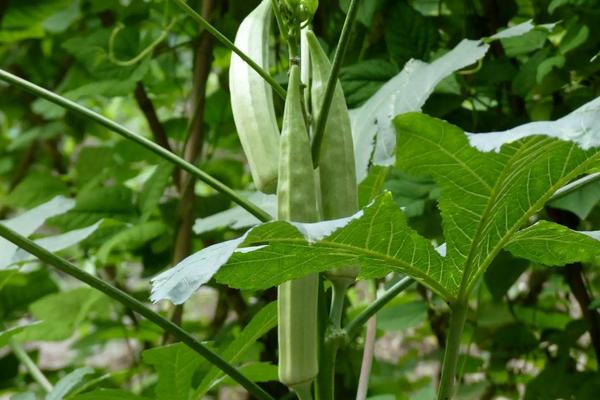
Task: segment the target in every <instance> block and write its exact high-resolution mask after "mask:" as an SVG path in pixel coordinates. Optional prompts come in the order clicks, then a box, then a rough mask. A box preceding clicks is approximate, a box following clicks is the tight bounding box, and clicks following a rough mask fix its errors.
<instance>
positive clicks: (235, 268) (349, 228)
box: [216, 193, 450, 297]
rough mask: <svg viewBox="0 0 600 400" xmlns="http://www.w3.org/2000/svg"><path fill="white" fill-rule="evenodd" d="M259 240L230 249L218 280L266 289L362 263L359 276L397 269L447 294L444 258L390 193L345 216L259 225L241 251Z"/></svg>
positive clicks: (240, 286)
mask: <svg viewBox="0 0 600 400" xmlns="http://www.w3.org/2000/svg"><path fill="white" fill-rule="evenodd" d="M331 224H336V225H337V226H336V225H331ZM316 232H321V233H320V234H316ZM260 245H262V246H261V247H259V248H257V249H255V250H253V251H244V252H236V253H234V254H233V257H231V259H230V260H229V262H228V263H227V264H226V265H225V266H224V267H223V268H222V269H221V270H220V271H219V273H218V274H217V275H216V279H217V281H219V282H222V283H225V284H227V285H229V286H232V287H236V288H244V289H264V288H268V287H271V286H275V285H278V284H280V283H282V282H285V281H287V280H290V279H294V278H298V277H301V276H305V275H308V274H310V273H314V272H320V271H326V270H329V269H333V268H338V267H341V266H344V265H345V266H347V265H353V264H354V265H359V266H360V267H361V268H362V274H363V276H383V275H385V274H386V273H388V272H390V271H397V272H401V273H405V274H409V275H411V276H413V277H414V278H415V279H417V280H419V281H421V282H423V283H424V284H426V285H427V286H429V287H430V288H432V289H433V290H434V291H436V292H438V293H440V294H441V295H443V296H444V297H448V296H449V295H450V293H449V292H448V291H447V290H446V288H444V287H443V286H441V285H440V284H439V283H438V282H439V276H440V274H441V272H442V270H441V268H442V257H441V256H440V255H439V254H438V253H437V252H436V250H435V249H434V248H433V246H432V245H431V243H429V241H428V240H426V239H425V238H423V237H421V236H419V235H418V234H417V233H416V232H414V231H413V230H412V229H411V228H410V227H409V226H408V225H407V222H406V217H405V215H404V214H403V213H402V211H400V209H399V208H398V207H397V206H396V204H395V203H394V201H393V200H392V198H391V195H390V194H389V193H386V194H384V195H382V196H380V197H379V198H378V199H377V200H376V201H375V202H374V203H372V204H371V205H370V206H368V207H367V208H365V209H364V210H363V212H359V213H358V214H356V215H355V216H354V217H351V218H347V219H344V220H336V221H325V222H321V223H314V224H298V223H295V224H294V225H290V224H289V223H286V222H282V221H278V222H272V223H268V224H264V225H260V226H258V227H256V228H254V229H253V230H251V231H250V232H249V234H248V235H247V237H246V239H245V241H244V243H243V245H242V249H241V250H244V249H243V247H247V246H260ZM250 248H252V247H250ZM258 266H260V268H258Z"/></svg>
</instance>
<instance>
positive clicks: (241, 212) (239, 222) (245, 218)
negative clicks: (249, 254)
mask: <svg viewBox="0 0 600 400" xmlns="http://www.w3.org/2000/svg"><path fill="white" fill-rule="evenodd" d="M242 195H245V197H246V198H248V200H250V201H251V202H253V203H254V204H256V205H257V206H259V207H260V208H261V209H262V210H263V211H266V212H267V213H268V214H269V215H271V216H272V217H274V216H275V214H276V212H275V208H276V206H277V197H276V196H275V195H270V194H264V193H261V192H252V193H247V194H242ZM259 223H260V221H259V220H258V219H257V218H256V217H255V216H253V215H252V214H250V213H249V212H248V211H246V210H245V209H243V208H242V207H240V206H235V207H233V208H230V209H229V210H225V211H222V212H219V213H216V214H213V215H211V216H209V217H205V218H198V219H197V220H196V221H195V222H194V228H193V229H194V233H196V234H197V235H199V234H201V233H205V232H210V231H213V230H216V229H220V228H226V227H229V228H231V229H245V228H250V227H252V226H255V225H258V224H259Z"/></svg>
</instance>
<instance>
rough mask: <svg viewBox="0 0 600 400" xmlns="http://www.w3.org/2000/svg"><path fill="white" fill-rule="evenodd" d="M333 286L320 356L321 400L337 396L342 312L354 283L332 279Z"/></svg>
mask: <svg viewBox="0 0 600 400" xmlns="http://www.w3.org/2000/svg"><path fill="white" fill-rule="evenodd" d="M330 280H331V284H332V293H331V307H330V310H329V322H328V326H327V328H326V330H325V340H324V343H323V347H322V349H321V354H320V357H319V359H320V362H319V375H318V376H317V390H318V392H319V400H333V399H334V395H335V385H334V383H335V361H336V358H337V352H338V350H339V348H340V338H341V334H342V333H343V331H341V329H340V328H341V322H342V311H343V310H344V300H345V299H346V291H347V290H348V286H350V284H351V283H352V281H351V280H349V279H330Z"/></svg>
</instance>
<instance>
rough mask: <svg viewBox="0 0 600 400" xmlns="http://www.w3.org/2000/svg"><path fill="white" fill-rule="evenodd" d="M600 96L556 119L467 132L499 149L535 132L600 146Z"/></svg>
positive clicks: (487, 147)
mask: <svg viewBox="0 0 600 400" xmlns="http://www.w3.org/2000/svg"><path fill="white" fill-rule="evenodd" d="M599 132H600V97H597V98H596V99H594V100H592V101H590V102H588V103H586V104H584V105H583V106H581V107H579V108H578V109H577V110H575V111H573V112H572V113H570V114H568V115H565V116H564V117H562V118H560V119H558V120H556V121H536V122H530V123H528V124H524V125H520V126H517V127H516V128H513V129H509V130H507V131H503V132H488V133H476V134H473V133H467V135H468V137H469V143H470V144H471V146H473V147H475V148H476V149H479V150H481V151H495V152H498V151H500V148H501V147H502V146H503V145H504V144H507V143H512V142H514V141H517V140H519V139H521V138H524V137H527V136H531V135H532V134H541V135H547V136H551V137H555V138H559V139H563V140H569V141H572V142H575V143H577V144H578V145H579V146H580V147H581V148H582V149H584V150H587V149H591V148H593V147H599V146H600V133H599Z"/></svg>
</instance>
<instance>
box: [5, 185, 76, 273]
mask: <svg viewBox="0 0 600 400" xmlns="http://www.w3.org/2000/svg"><path fill="white" fill-rule="evenodd" d="M74 206H75V202H74V201H73V200H71V199H67V198H65V197H62V196H58V197H55V198H53V199H52V200H50V201H49V202H47V203H44V204H42V205H39V206H37V207H35V208H33V209H31V210H29V211H27V212H24V213H23V214H21V215H19V216H17V217H14V218H12V219H9V220H4V221H0V223H1V224H3V225H5V226H7V227H8V228H10V229H12V230H14V231H15V232H17V233H18V234H20V235H22V236H29V235H31V234H32V233H34V232H35V231H36V230H37V229H38V228H39V227H40V226H42V225H43V224H44V222H45V221H46V220H47V219H48V218H51V217H53V216H55V215H60V214H63V213H65V212H67V211H68V210H70V209H72V208H73V207H74ZM16 251H17V246H15V245H14V244H12V243H10V242H9V241H8V240H6V239H3V238H0V270H1V269H3V268H6V266H7V265H10V264H11V260H12V258H13V256H14V254H15V253H16Z"/></svg>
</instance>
